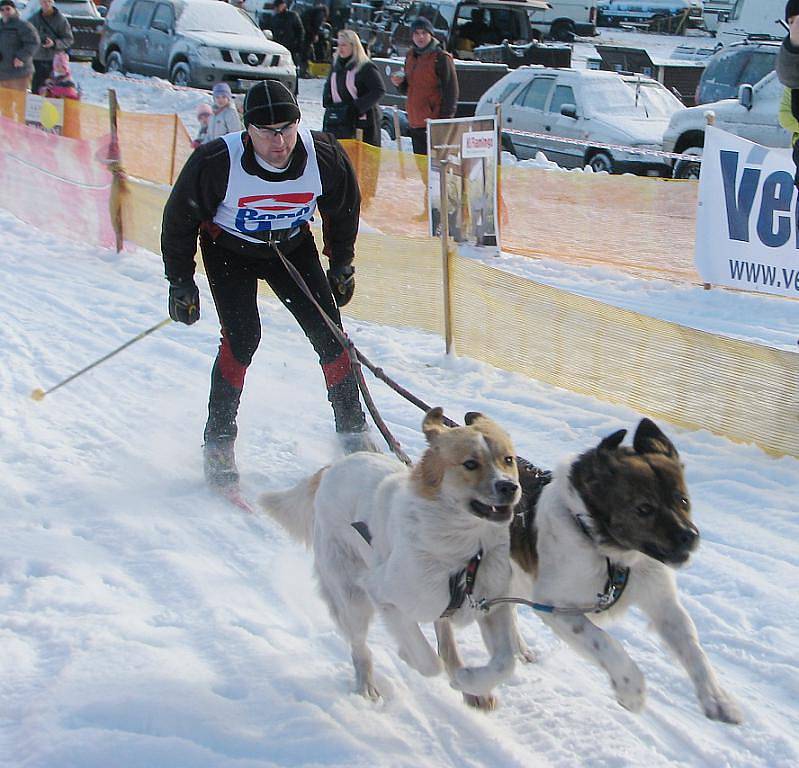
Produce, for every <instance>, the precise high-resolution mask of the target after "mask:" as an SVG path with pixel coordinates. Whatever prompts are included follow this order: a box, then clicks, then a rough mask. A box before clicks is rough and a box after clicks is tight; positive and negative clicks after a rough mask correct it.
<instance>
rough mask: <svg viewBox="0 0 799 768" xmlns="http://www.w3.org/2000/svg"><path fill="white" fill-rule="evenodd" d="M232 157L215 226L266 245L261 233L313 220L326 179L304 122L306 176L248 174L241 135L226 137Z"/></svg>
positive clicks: (302, 138) (301, 137)
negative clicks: (268, 178)
mask: <svg viewBox="0 0 799 768" xmlns="http://www.w3.org/2000/svg"><path fill="white" fill-rule="evenodd" d="M222 139H223V140H224V142H225V144H227V148H228V154H229V155H230V174H229V176H228V183H227V191H226V192H225V199H224V200H223V201H222V202H221V204H220V205H219V207H218V208H217V209H216V213H215V214H214V219H213V221H214V223H215V224H217V225H218V226H220V227H221V228H222V229H223V230H225V232H229V233H230V234H231V235H235V236H236V237H239V238H241V239H242V240H248V241H249V242H251V243H260V242H263V239H262V238H260V237H258V234H260V233H264V232H272V231H274V230H276V229H295V228H296V227H298V226H300V225H301V224H303V223H304V222H308V221H310V220H311V217H312V216H313V214H314V212H315V211H316V198H317V197H319V196H320V195H321V194H322V178H321V176H320V175H319V162H318V160H317V157H316V148H315V147H314V143H313V138H312V137H311V132H310V130H309V129H308V128H306V127H305V126H304V125H303V124H302V123H300V126H299V130H298V133H297V140H298V141H301V142H302V143H303V146H304V147H305V151H306V152H307V154H308V161H307V162H306V163H305V171H304V172H303V174H302V176H300V177H299V178H296V179H287V180H286V181H264V180H263V179H261V178H259V177H258V176H253V175H251V174H249V173H247V172H246V171H245V170H244V168H242V165H241V159H242V156H243V155H244V143H243V142H242V134H241V133H228V134H226V135H225V136H223V137H222Z"/></svg>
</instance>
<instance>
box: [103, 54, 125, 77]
mask: <svg viewBox="0 0 799 768" xmlns="http://www.w3.org/2000/svg"><path fill="white" fill-rule="evenodd" d="M105 71H106V72H118V73H119V74H120V75H124V74H125V62H124V61H122V54H121V53H120V52H119V51H111V53H109V54H108V56H106V57H105Z"/></svg>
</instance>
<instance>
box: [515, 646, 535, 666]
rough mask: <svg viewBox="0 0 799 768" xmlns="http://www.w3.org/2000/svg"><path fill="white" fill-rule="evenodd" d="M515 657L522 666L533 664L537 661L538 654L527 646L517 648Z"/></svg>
mask: <svg viewBox="0 0 799 768" xmlns="http://www.w3.org/2000/svg"><path fill="white" fill-rule="evenodd" d="M516 656H517V658H518V659H519V661H521V662H522V664H535V663H536V662H537V661H538V654H537V653H536V652H535V651H534V650H533V649H532V648H529V647H527V646H525V647H524V648H519V650H518V652H517V654H516Z"/></svg>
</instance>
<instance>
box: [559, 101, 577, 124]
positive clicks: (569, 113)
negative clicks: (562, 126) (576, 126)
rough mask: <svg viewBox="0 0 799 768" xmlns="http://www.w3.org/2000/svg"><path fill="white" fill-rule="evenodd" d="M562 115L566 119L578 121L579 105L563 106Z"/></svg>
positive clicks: (561, 108)
mask: <svg viewBox="0 0 799 768" xmlns="http://www.w3.org/2000/svg"><path fill="white" fill-rule="evenodd" d="M560 113H561V115H563V116H564V117H570V118H571V119H572V120H576V119H577V105H576V104H561V107H560Z"/></svg>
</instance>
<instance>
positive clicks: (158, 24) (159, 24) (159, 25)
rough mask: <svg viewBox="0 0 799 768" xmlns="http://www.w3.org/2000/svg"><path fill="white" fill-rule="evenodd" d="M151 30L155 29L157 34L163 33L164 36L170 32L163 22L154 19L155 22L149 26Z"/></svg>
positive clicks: (167, 25)
mask: <svg viewBox="0 0 799 768" xmlns="http://www.w3.org/2000/svg"><path fill="white" fill-rule="evenodd" d="M150 26H151V27H152V28H153V29H157V30H158V31H159V32H163V33H164V34H165V35H169V34H171V32H172V30H171V29H170V27H169V24H167V23H166V22H165V21H161V20H160V19H156V20H155V21H153V22H152V24H150Z"/></svg>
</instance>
